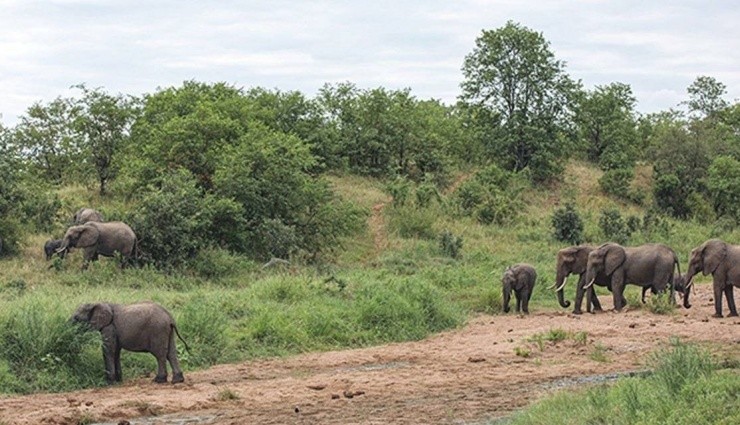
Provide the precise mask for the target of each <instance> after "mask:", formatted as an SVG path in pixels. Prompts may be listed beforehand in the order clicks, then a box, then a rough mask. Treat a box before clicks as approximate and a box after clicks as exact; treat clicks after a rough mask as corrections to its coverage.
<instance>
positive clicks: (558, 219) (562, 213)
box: [552, 202, 583, 245]
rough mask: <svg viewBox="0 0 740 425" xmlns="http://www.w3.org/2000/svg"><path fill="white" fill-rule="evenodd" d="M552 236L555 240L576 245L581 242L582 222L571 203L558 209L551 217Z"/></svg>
mask: <svg viewBox="0 0 740 425" xmlns="http://www.w3.org/2000/svg"><path fill="white" fill-rule="evenodd" d="M552 227H553V236H554V237H555V239H556V240H558V241H562V242H568V243H570V244H573V245H578V244H580V243H581V242H583V220H581V216H580V215H579V214H578V211H576V209H575V207H574V206H573V204H572V203H570V202H569V203H567V204H565V207H563V208H558V209H557V210H555V212H554V213H553V215H552Z"/></svg>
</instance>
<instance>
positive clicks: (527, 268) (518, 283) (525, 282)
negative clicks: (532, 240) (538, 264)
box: [501, 263, 537, 314]
mask: <svg viewBox="0 0 740 425" xmlns="http://www.w3.org/2000/svg"><path fill="white" fill-rule="evenodd" d="M536 281H537V271H536V270H535V269H534V267H532V266H531V265H529V264H525V263H521V264H516V265H514V266H511V267H509V268H507V269H506V271H505V272H504V276H503V277H502V279H501V283H502V284H503V295H504V312H505V313H508V312H509V300H511V292H512V291H514V296H515V297H516V312H517V313H519V311H520V310H521V311H522V312H524V313H525V314H529V299H530V298H531V297H532V291H533V290H534V284H535V282H536Z"/></svg>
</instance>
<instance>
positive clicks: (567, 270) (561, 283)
mask: <svg viewBox="0 0 740 425" xmlns="http://www.w3.org/2000/svg"><path fill="white" fill-rule="evenodd" d="M593 250H594V247H592V246H589V245H578V246H571V247H568V248H563V249H561V250H560V251H558V254H557V265H556V277H555V285H557V286H558V288H557V289H556V292H557V294H558V302H559V303H560V306H561V307H563V308H568V307H570V301H568V300H565V298H564V297H563V288H564V287H565V283H566V282H567V279H568V276H569V275H571V274H577V275H579V278H578V283H577V284H576V299H575V305H574V306H573V314H581V313H583V312H582V311H581V303H582V302H583V295H584V293H585V289H584V286H585V282H586V264H587V263H588V254H589V253H590V252H591V251H593ZM594 283H595V284H596V285H599V286H603V287H605V288H607V289H608V290H609V291H610V292H611V290H612V288H611V282H610V280H609V279H607V277H606V276H605V275H604V273H601V272H600V273H598V274H597V275H596V280H595V281H594ZM555 285H553V287H554V286H555ZM624 302H625V303H626V301H624ZM592 306H593V309H594V310H595V311H601V303H600V302H599V299H598V298H597V297H591V302H590V303H588V304H586V311H588V312H589V313H590V312H591V307H592Z"/></svg>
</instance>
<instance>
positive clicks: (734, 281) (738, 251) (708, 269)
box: [683, 239, 740, 317]
mask: <svg viewBox="0 0 740 425" xmlns="http://www.w3.org/2000/svg"><path fill="white" fill-rule="evenodd" d="M699 271H701V272H702V274H704V276H706V275H708V274H711V275H712V286H713V289H714V317H722V295H723V294H724V296H725V297H726V298H727V307H728V308H729V309H730V316H737V308H736V307H735V297H734V294H733V289H732V288H733V286H737V287H738V288H740V245H730V244H728V243H726V242H724V241H721V240H719V239H710V240H708V241H706V242H704V243H703V244H701V245H699V246H697V247H696V248H694V249H692V250H691V254H689V269H688V271H687V272H686V279H685V282H686V285H685V288H684V290H683V304H684V307H686V308H689V307H691V305H690V304H689V292H690V289H691V284H692V283H693V281H692V279H693V277H694V276H695V275H696V274H697V273H699Z"/></svg>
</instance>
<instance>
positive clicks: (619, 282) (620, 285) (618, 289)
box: [612, 271, 627, 311]
mask: <svg viewBox="0 0 740 425" xmlns="http://www.w3.org/2000/svg"><path fill="white" fill-rule="evenodd" d="M617 273H619V271H617ZM623 280H624V277H623V276H621V275H620V276H612V295H613V299H614V310H616V311H620V310H622V308H623V307H624V306H625V305H626V304H627V303H626V302H625V298H624V282H623Z"/></svg>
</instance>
